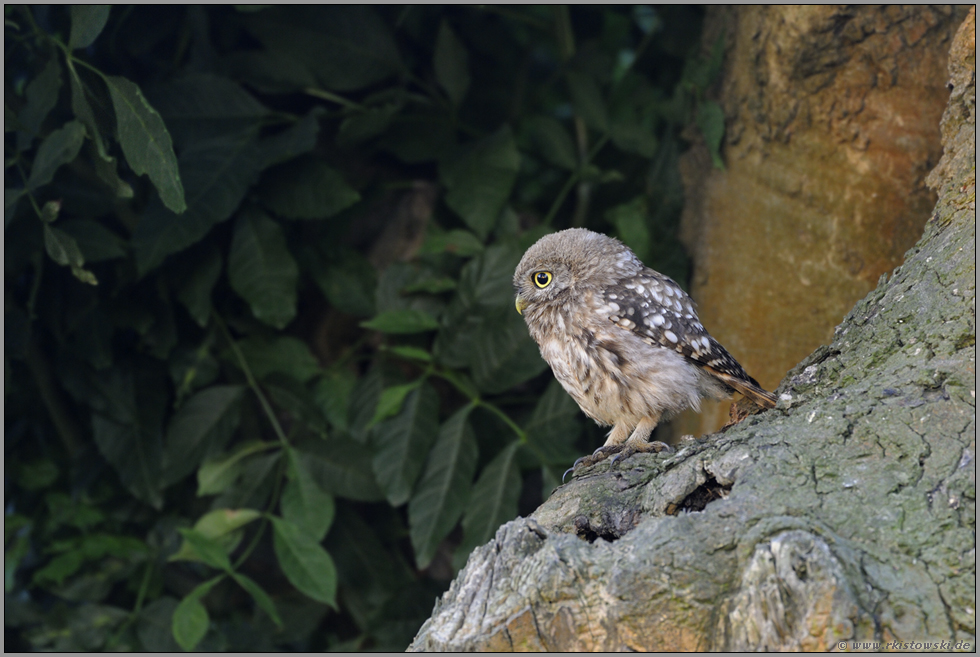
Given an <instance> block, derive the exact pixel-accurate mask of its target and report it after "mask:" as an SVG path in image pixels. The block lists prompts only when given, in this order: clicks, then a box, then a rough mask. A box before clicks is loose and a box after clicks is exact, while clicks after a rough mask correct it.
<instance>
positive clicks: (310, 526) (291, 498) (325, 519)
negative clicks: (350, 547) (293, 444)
mask: <svg viewBox="0 0 980 657" xmlns="http://www.w3.org/2000/svg"><path fill="white" fill-rule="evenodd" d="M288 458H289V470H288V475H289V481H288V482H287V483H286V487H285V488H284V489H283V492H282V500H281V501H280V508H281V510H282V517H283V518H285V519H286V520H288V521H289V522H291V523H293V524H294V525H296V526H297V527H299V528H300V529H302V530H303V531H304V532H306V533H307V534H308V535H309V536H310V537H311V538H313V539H315V540H317V541H322V540H323V537H324V536H326V535H327V530H329V529H330V524H331V523H332V522H333V516H334V501H333V496H332V495H330V494H329V493H327V492H325V491H324V490H323V489H322V488H320V485H319V484H318V483H317V481H316V479H315V478H314V477H313V475H312V473H311V472H310V470H309V469H308V467H307V465H306V463H305V461H304V460H303V459H302V458H301V457H300V452H297V451H296V450H294V449H290V450H288Z"/></svg>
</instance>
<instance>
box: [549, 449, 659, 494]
mask: <svg viewBox="0 0 980 657" xmlns="http://www.w3.org/2000/svg"><path fill="white" fill-rule="evenodd" d="M672 451H674V450H673V448H671V446H670V445H668V444H667V443H662V442H660V441H659V440H654V441H652V442H649V443H648V442H646V441H644V442H643V443H640V444H633V443H630V442H629V441H627V442H625V443H623V444H621V445H603V446H602V447H600V448H599V449H597V450H596V451H594V452H592V453H591V454H589V455H588V456H583V457H581V458H579V459H577V460H576V461H575V463H573V464H572V467H570V468H569V469H568V470H566V471H565V474H563V475H562V476H561V481H562V483H565V477H567V476H568V473H569V472H574V471H575V470H578V469H579V468H580V467H589V466H590V465H595V464H596V463H601V462H602V461H605V460H606V459H607V458H609V457H610V456H612V458H611V459H609V465H610V466H613V465H616V464H617V463H620V462H622V461H625V460H626V459H628V458H629V457H631V456H633V455H634V454H637V453H654V454H659V453H660V452H672Z"/></svg>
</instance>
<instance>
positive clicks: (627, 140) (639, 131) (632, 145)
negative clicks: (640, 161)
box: [610, 123, 660, 157]
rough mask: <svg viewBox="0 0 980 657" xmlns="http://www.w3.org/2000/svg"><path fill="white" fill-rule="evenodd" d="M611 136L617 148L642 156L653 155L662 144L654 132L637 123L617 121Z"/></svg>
mask: <svg viewBox="0 0 980 657" xmlns="http://www.w3.org/2000/svg"><path fill="white" fill-rule="evenodd" d="M610 136H611V137H612V140H613V143H614V144H616V148H618V149H620V150H623V151H628V152H630V153H636V154H637V155H640V156H642V157H653V156H654V155H656V153H657V147H658V146H659V145H660V144H659V142H658V141H657V138H656V137H655V136H654V135H653V133H651V132H650V131H649V130H647V129H646V128H644V127H643V126H642V125H639V124H636V123H617V124H615V125H613V127H612V131H611V132H610Z"/></svg>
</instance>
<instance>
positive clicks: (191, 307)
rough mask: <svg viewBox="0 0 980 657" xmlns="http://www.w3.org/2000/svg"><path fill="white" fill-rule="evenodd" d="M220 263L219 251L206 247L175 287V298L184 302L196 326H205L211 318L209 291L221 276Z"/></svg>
mask: <svg viewBox="0 0 980 657" xmlns="http://www.w3.org/2000/svg"><path fill="white" fill-rule="evenodd" d="M222 264H223V263H222V260H221V251H219V250H218V249H216V248H214V247H212V248H210V249H208V251H207V253H206V254H205V255H204V257H203V258H201V259H200V261H199V262H197V263H196V265H195V267H194V269H193V271H191V273H190V275H189V276H188V277H187V279H186V280H185V281H184V282H183V284H182V285H181V286H180V287H179V288H178V289H177V300H178V301H180V302H181V303H182V304H184V307H185V308H187V312H189V313H190V315H191V317H192V318H193V319H194V321H195V322H197V324H198V326H201V327H204V326H207V324H208V320H209V319H210V318H211V293H212V292H213V291H214V286H215V285H216V284H217V283H218V279H219V278H220V277H221V268H222V267H221V266H222Z"/></svg>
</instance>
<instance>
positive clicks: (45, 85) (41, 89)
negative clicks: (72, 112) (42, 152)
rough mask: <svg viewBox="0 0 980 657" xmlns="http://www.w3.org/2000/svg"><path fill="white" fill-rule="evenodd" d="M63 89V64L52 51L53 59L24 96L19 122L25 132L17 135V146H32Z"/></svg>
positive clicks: (20, 147) (22, 147)
mask: <svg viewBox="0 0 980 657" xmlns="http://www.w3.org/2000/svg"><path fill="white" fill-rule="evenodd" d="M60 90H61V64H60V63H59V62H58V54H57V53H52V54H51V59H49V60H48V63H47V64H45V65H44V68H43V69H41V72H40V73H38V74H37V77H36V78H34V79H33V80H31V81H30V83H29V84H28V85H27V89H25V90H24V96H25V97H26V98H27V102H26V103H24V107H23V109H21V111H20V114H19V115H18V123H19V124H20V126H21V128H23V130H24V133H23V134H22V135H18V136H17V148H18V149H19V150H24V149H26V148H27V147H28V146H30V142H31V140H32V139H33V138H34V137H36V136H37V135H38V133H40V131H41V125H42V124H43V123H44V119H46V118H47V117H48V114H49V113H50V112H51V110H52V109H54V106H55V104H57V102H58V92H59V91H60Z"/></svg>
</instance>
